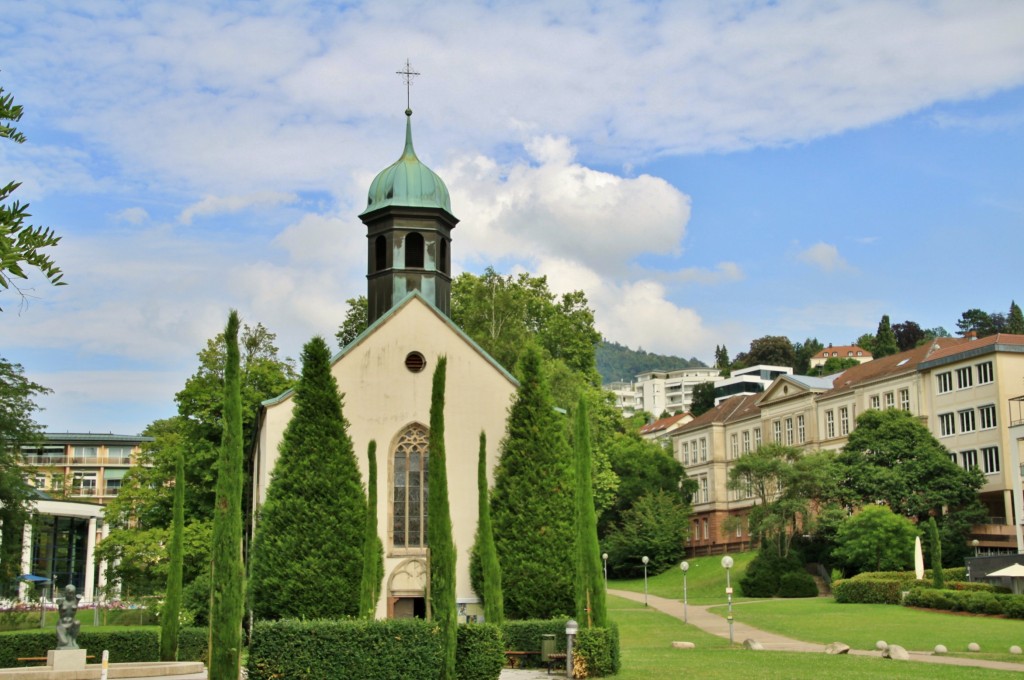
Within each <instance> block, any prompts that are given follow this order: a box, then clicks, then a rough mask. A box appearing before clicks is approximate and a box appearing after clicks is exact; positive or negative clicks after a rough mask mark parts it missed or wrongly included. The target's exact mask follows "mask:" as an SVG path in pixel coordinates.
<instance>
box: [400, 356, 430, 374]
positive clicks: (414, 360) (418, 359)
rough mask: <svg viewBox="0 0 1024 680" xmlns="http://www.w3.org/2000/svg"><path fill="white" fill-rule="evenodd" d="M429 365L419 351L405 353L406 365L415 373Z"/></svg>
mask: <svg viewBox="0 0 1024 680" xmlns="http://www.w3.org/2000/svg"><path fill="white" fill-rule="evenodd" d="M426 365H427V360H426V359H424V358H423V355H422V354H420V353H419V352H409V353H408V354H407V355H405V367H406V368H408V369H409V370H410V371H412V372H413V373H419V372H420V371H422V370H423V369H424V368H425V367H426Z"/></svg>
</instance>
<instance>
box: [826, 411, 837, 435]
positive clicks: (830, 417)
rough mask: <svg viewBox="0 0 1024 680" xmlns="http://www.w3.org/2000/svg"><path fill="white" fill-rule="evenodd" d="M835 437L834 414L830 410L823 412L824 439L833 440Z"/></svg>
mask: <svg viewBox="0 0 1024 680" xmlns="http://www.w3.org/2000/svg"><path fill="white" fill-rule="evenodd" d="M835 436H836V414H835V412H834V411H833V410H832V409H829V410H827V411H825V437H826V438H827V439H833V438H835Z"/></svg>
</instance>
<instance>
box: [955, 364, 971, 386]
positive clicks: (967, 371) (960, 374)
mask: <svg viewBox="0 0 1024 680" xmlns="http://www.w3.org/2000/svg"><path fill="white" fill-rule="evenodd" d="M973 384H974V372H973V371H971V367H970V366H968V367H967V368H958V369H956V388H957V389H958V390H964V389H967V388H968V387H970V386H971V385H973Z"/></svg>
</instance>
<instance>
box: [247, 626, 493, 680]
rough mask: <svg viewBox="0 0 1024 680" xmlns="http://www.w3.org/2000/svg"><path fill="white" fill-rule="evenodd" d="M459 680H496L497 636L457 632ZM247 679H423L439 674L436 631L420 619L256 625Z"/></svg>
mask: <svg viewBox="0 0 1024 680" xmlns="http://www.w3.org/2000/svg"><path fill="white" fill-rule="evenodd" d="M458 635H459V637H458V651H457V653H456V660H457V665H456V674H457V675H458V677H459V679H460V680H496V679H497V678H498V676H499V675H500V674H501V668H502V666H503V665H504V663H505V655H504V645H503V644H502V639H501V630H500V629H499V628H498V627H497V626H493V625H488V624H474V625H463V626H459V633H458ZM248 668H249V678H250V679H251V680H270V679H271V678H307V679H308V680H318V679H320V678H322V679H323V680H333V678H361V679H366V680H390V679H393V678H403V679H404V678H410V679H416V678H429V679H431V680H433V679H434V678H437V677H438V676H439V675H440V673H441V630H440V627H439V626H438V625H437V624H436V623H434V622H430V621H423V620H421V619H385V620H380V621H362V620H343V621H296V620H284V621H258V622H257V623H256V625H255V626H254V628H253V632H252V640H251V642H250V644H249V666H248Z"/></svg>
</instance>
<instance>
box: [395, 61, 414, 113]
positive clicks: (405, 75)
mask: <svg viewBox="0 0 1024 680" xmlns="http://www.w3.org/2000/svg"><path fill="white" fill-rule="evenodd" d="M395 73H397V74H398V75H400V76H402V80H404V81H405V108H406V109H409V110H411V109H412V106H411V103H410V102H411V99H410V93H409V91H410V90H411V89H412V79H413V78H415V77H416V76H418V75H419V73H417V72H416V71H413V70H412V64H410V63H409V60H408V59H406V60H405V70H404V71H395Z"/></svg>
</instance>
